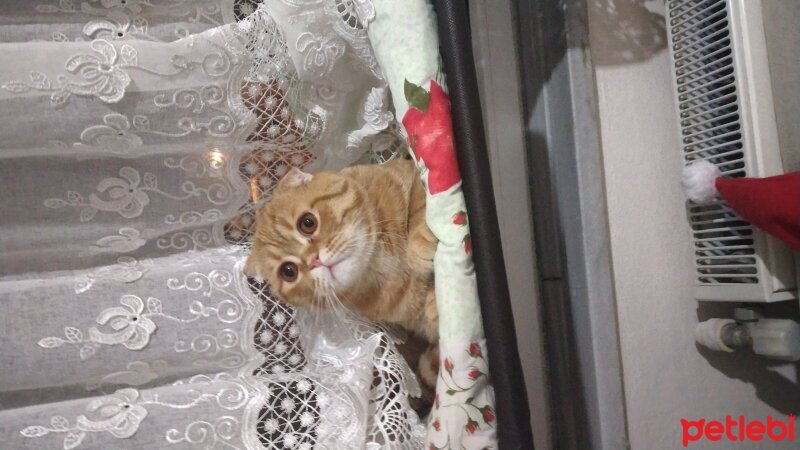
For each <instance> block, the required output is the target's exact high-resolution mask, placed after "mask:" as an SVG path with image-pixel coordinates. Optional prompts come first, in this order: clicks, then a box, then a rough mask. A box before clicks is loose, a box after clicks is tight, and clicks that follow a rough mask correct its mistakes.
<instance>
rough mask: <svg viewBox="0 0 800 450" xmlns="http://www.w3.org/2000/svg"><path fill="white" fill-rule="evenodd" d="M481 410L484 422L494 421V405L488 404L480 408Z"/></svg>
mask: <svg viewBox="0 0 800 450" xmlns="http://www.w3.org/2000/svg"><path fill="white" fill-rule="evenodd" d="M480 411H481V415H482V416H483V421H484V422H486V423H491V422H494V419H495V417H494V411H492V407H491V406H488V405H487V406H484V407H483V408H481V409H480Z"/></svg>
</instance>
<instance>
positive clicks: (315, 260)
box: [308, 253, 322, 269]
mask: <svg viewBox="0 0 800 450" xmlns="http://www.w3.org/2000/svg"><path fill="white" fill-rule="evenodd" d="M321 265H322V261H320V260H319V253H314V254H313V255H311V258H310V259H309V260H308V266H309V267H311V268H312V269H313V268H315V267H319V266H321Z"/></svg>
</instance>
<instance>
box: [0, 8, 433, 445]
mask: <svg viewBox="0 0 800 450" xmlns="http://www.w3.org/2000/svg"><path fill="white" fill-rule="evenodd" d="M371 14H373V11H372V7H371V5H370V2H369V0H265V1H264V2H263V4H262V2H259V1H256V0H235V1H234V0H84V1H80V0H28V1H24V2H20V1H16V0H0V63H1V64H0V111H2V116H1V117H2V118H0V187H2V195H0V198H2V200H0V202H2V203H1V205H2V206H1V207H0V439H2V442H3V444H0V446H2V447H4V448H14V449H25V448H29V449H50V448H53V449H61V448H63V449H65V450H68V449H73V448H80V449H90V448H91V449H112V448H113V449H125V448H129V449H142V448H207V449H217V448H231V449H233V448H238V449H244V448H268V449H284V448H285V449H295V448H297V449H310V448H334V447H335V448H364V447H365V446H366V447H367V448H418V447H420V446H421V443H422V442H423V440H424V429H423V427H422V425H421V424H420V423H419V421H418V420H417V418H416V416H415V414H414V413H413V412H412V411H411V410H410V409H409V407H408V403H407V401H406V396H405V392H406V390H407V389H410V390H412V391H413V390H415V389H416V386H415V385H414V383H413V382H412V380H411V378H410V377H409V375H408V371H407V367H406V366H405V363H404V362H403V361H402V359H401V358H399V357H398V356H397V353H396V351H395V348H394V344H393V343H392V339H389V338H388V337H387V334H386V333H385V332H382V331H381V330H377V329H374V328H371V327H369V326H366V325H363V324H362V325H357V326H352V327H342V326H335V323H336V322H335V321H333V320H332V319H330V318H327V317H309V316H305V315H303V314H302V313H299V312H295V311H292V310H290V309H288V308H286V307H284V306H282V305H280V304H277V303H275V302H274V301H272V300H270V299H269V293H268V292H266V287H264V286H260V285H258V284H256V283H255V282H253V281H252V280H251V281H248V280H246V279H244V278H243V276H242V275H241V270H240V268H241V264H242V262H243V258H244V255H245V254H246V252H247V241H248V237H249V233H250V230H251V227H252V217H253V216H252V210H253V207H254V205H257V204H258V203H259V202H262V201H263V200H264V199H265V198H268V196H269V193H270V190H271V188H272V186H273V185H274V183H275V182H276V180H277V179H279V178H280V176H281V175H282V174H283V173H285V172H286V170H287V169H288V168H289V167H290V166H298V167H304V166H309V167H311V168H321V167H341V166H344V165H347V164H351V163H353V162H355V161H361V162H383V161H385V160H388V159H391V158H394V157H397V156H398V155H400V154H402V153H403V152H404V151H405V149H404V146H403V140H402V138H401V136H400V135H399V131H398V130H399V128H398V126H397V123H396V121H395V120H394V117H393V116H392V114H391V113H390V112H389V110H388V104H387V103H388V94H387V88H386V83H385V82H384V80H383V78H382V75H381V72H380V70H379V68H378V65H377V63H376V61H375V58H374V57H373V55H372V51H371V49H370V46H369V43H368V40H367V37H366V32H365V30H364V24H365V23H366V22H367V21H368V20H370V17H371ZM289 40H291V42H292V43H293V45H287V42H289ZM376 376H377V377H376Z"/></svg>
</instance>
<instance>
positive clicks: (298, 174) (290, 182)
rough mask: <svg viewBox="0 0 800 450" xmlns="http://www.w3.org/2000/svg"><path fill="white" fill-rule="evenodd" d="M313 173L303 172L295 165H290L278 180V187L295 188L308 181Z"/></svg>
mask: <svg viewBox="0 0 800 450" xmlns="http://www.w3.org/2000/svg"><path fill="white" fill-rule="evenodd" d="M313 178H314V175H311V174H310V173H306V172H303V171H302V170H300V169H298V168H297V167H292V168H291V169H289V171H288V172H286V175H284V176H283V178H281V181H279V182H278V188H281V189H282V188H296V187H299V186H305V185H306V184H308V183H310V182H311V180H312V179H313Z"/></svg>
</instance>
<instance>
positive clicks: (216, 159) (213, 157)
mask: <svg viewBox="0 0 800 450" xmlns="http://www.w3.org/2000/svg"><path fill="white" fill-rule="evenodd" d="M206 158H207V159H208V162H209V166H211V167H212V168H214V169H219V168H222V167H223V166H224V165H225V153H222V151H221V150H220V149H218V148H212V149H211V150H209V152H208V154H207V155H206Z"/></svg>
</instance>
